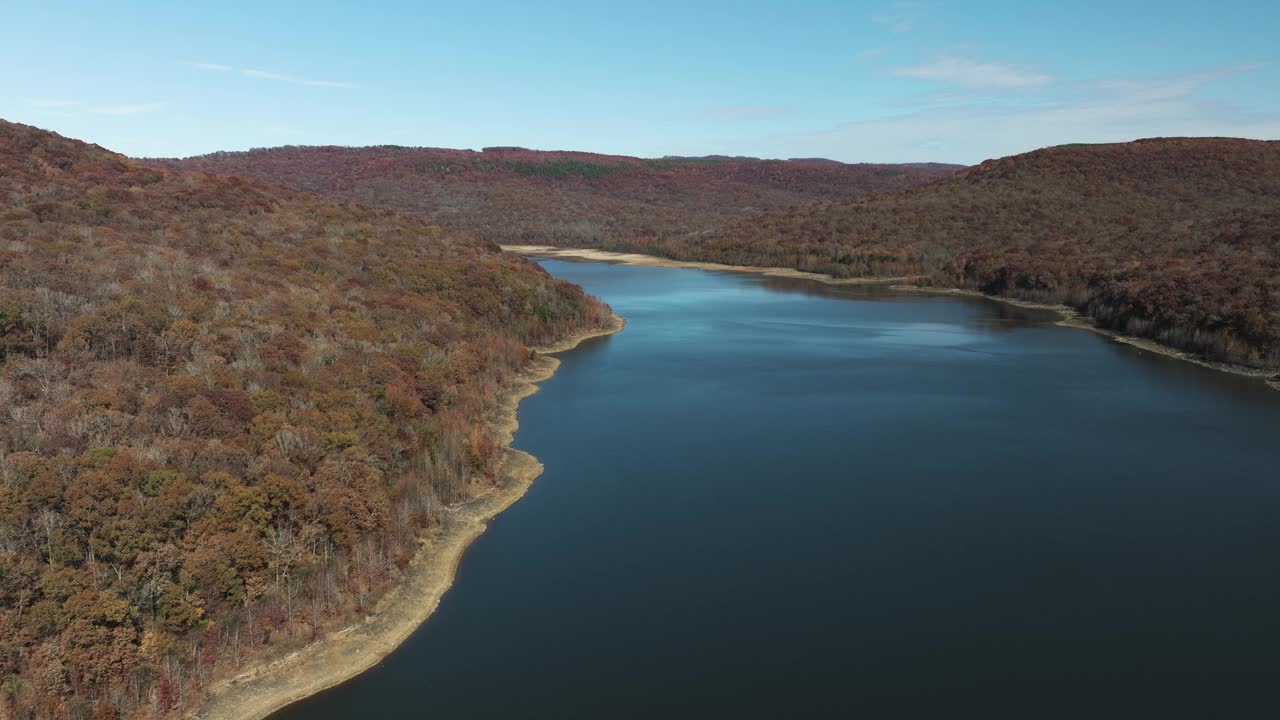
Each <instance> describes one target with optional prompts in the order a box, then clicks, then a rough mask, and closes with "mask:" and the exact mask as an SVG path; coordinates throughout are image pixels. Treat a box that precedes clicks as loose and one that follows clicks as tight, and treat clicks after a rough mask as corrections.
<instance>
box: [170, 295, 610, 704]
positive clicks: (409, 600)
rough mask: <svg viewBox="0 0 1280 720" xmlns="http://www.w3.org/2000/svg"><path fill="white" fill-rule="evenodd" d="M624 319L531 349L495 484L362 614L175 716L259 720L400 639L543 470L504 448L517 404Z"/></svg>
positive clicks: (355, 671) (515, 422) (505, 417)
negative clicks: (563, 360)
mask: <svg viewBox="0 0 1280 720" xmlns="http://www.w3.org/2000/svg"><path fill="white" fill-rule="evenodd" d="M625 326H626V320H625V319H623V318H622V317H620V316H618V315H617V314H614V315H612V316H611V317H610V320H609V324H608V325H607V326H605V327H603V328H597V329H595V330H588V331H586V332H582V333H579V334H577V335H573V336H571V337H569V338H566V339H565V340H562V341H560V342H558V343H555V344H553V345H547V346H543V347H538V348H533V350H534V351H535V355H534V357H533V358H532V359H531V360H530V362H529V365H528V367H526V368H525V369H523V370H522V371H520V373H518V374H517V375H516V376H515V377H514V378H512V381H511V385H510V387H509V388H508V389H507V391H506V392H505V393H503V395H502V397H501V398H500V399H499V401H498V403H497V405H496V406H495V407H494V410H493V427H494V429H495V430H496V431H497V436H498V437H497V439H498V442H499V445H500V446H501V447H502V448H503V449H504V450H505V451H506V456H505V458H504V459H503V462H502V469H501V470H500V471H499V473H500V476H501V477H502V478H503V480H502V481H501V484H500V485H497V486H495V487H494V488H493V489H491V490H489V491H487V492H485V493H484V494H482V495H479V496H477V497H475V498H473V499H471V500H468V501H467V502H465V503H462V504H460V505H456V506H453V507H450V508H447V509H446V511H445V514H444V517H443V518H442V522H441V524H440V527H439V528H437V529H436V530H435V531H433V532H432V533H431V534H430V535H429V536H428V537H426V538H423V540H422V541H421V546H420V547H419V549H418V551H417V552H416V553H415V554H414V556H413V559H412V560H411V561H410V563H409V567H408V568H407V569H406V570H405V572H404V576H403V577H402V578H400V580H399V582H397V583H396V584H395V585H394V586H393V587H392V588H391V589H389V590H388V591H387V592H386V594H384V595H383V596H382V597H381V598H379V600H378V602H377V604H376V605H375V606H374V607H373V609H372V610H371V611H370V612H369V613H368V614H367V615H365V617H363V618H362V619H359V620H356V621H354V622H353V623H352V624H350V625H348V626H347V627H345V628H342V629H341V630H337V631H334V632H332V633H329V634H328V635H325V636H324V637H323V638H321V639H320V640H317V641H316V642H314V643H311V644H310V645H307V646H305V647H303V648H300V649H298V650H295V651H293V652H291V653H289V654H288V655H285V656H284V657H281V658H278V659H276V660H273V661H271V662H269V663H267V664H265V665H260V666H258V667H254V668H250V669H248V670H245V671H243V672H240V673H238V674H237V675H235V676H233V677H230V678H227V679H224V680H221V681H219V682H217V683H214V684H213V685H212V686H210V687H209V688H208V690H207V695H206V697H205V699H204V700H203V701H202V702H201V703H200V705H199V706H198V707H197V708H195V709H194V710H190V711H188V712H186V713H185V714H183V715H182V716H181V717H184V718H189V719H191V720H262V719H263V718H266V717H267V716H269V715H271V714H272V713H274V712H276V711H278V710H280V709H282V708H284V707H286V706H288V705H290V704H292V703H294V702H297V701H299V700H302V699H304V698H306V697H310V696H311V695H315V694H316V693H319V692H321V691H324V690H327V689H329V688H331V687H334V686H336V685H339V684H341V683H343V682H345V681H347V680H350V679H351V678H353V677H355V676H357V675H359V674H361V673H363V672H364V671H366V670H368V669H369V668H371V667H373V666H374V665H377V664H378V663H379V662H381V661H382V660H383V659H385V658H386V657H387V656H388V655H390V654H391V652H392V651H394V650H395V649H396V648H398V647H399V646H400V645H401V644H403V643H404V641H405V640H407V639H408V638H409V636H411V635H412V634H413V633H414V632H416V631H417V629H418V628H419V627H420V626H421V625H422V624H423V623H424V622H425V621H426V620H427V619H428V618H429V617H431V615H432V614H433V613H434V612H435V610H436V607H437V606H438V605H439V604H440V599H441V598H442V597H443V596H444V594H445V592H447V591H448V590H449V588H450V587H451V586H452V585H453V580H454V577H455V575H456V574H457V570H458V566H459V564H460V563H461V561H462V557H463V554H464V553H465V552H466V549H467V548H468V547H469V546H470V545H471V543H472V542H473V541H474V540H475V539H476V538H478V537H479V536H480V535H481V534H482V533H484V531H485V530H486V529H487V528H488V525H489V521H490V520H492V519H493V518H495V517H496V516H497V515H498V514H499V513H501V512H502V511H504V510H506V509H507V508H509V507H511V506H512V505H513V504H515V502H516V501H517V500H519V499H520V498H521V497H523V496H524V494H525V493H526V492H527V491H528V490H529V487H530V486H531V485H532V484H533V481H534V480H535V479H537V477H538V476H539V475H541V474H542V470H543V467H542V463H540V462H538V459H537V458H536V457H534V456H532V455H530V454H529V453H527V452H524V451H523V450H516V449H515V448H512V447H511V442H512V440H514V438H515V433H516V430H517V429H518V428H519V427H520V422H519V418H518V411H519V407H520V402H521V401H522V400H524V399H525V398H527V397H529V396H530V395H533V394H534V393H536V392H538V390H539V385H538V384H539V383H541V382H544V381H545V380H547V379H549V378H551V376H553V375H555V372H556V370H557V369H558V368H559V367H560V360H558V359H557V358H555V357H552V355H554V354H556V353H562V352H566V351H568V350H572V349H573V348H575V347H577V346H578V345H579V344H581V343H583V342H585V341H586V340H590V339H592V338H597V337H603V336H606V335H612V334H614V333H617V332H620V331H621V330H622V329H623V328H624V327H625Z"/></svg>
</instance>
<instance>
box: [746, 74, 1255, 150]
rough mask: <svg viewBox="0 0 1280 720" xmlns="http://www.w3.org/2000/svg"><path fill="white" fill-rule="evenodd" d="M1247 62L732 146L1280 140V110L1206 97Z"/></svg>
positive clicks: (1009, 146) (963, 146)
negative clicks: (1041, 99)
mask: <svg viewBox="0 0 1280 720" xmlns="http://www.w3.org/2000/svg"><path fill="white" fill-rule="evenodd" d="M1249 69H1251V67H1250V66H1240V67H1236V68H1228V69H1218V70H1212V71H1206V72H1200V73H1194V74H1189V75H1183V76H1174V77H1166V78H1154V79H1145V80H1144V79H1113V80H1104V81H1099V82H1094V83H1089V84H1086V85H1084V86H1083V87H1082V88H1080V90H1081V94H1079V95H1078V96H1076V97H1075V98H1074V99H1070V100H1060V101H1058V102H1056V103H1052V104H1040V105H1031V106H1028V105H1026V104H1019V103H1018V102H1017V100H1016V99H1014V100H1011V101H1003V102H991V101H990V99H989V98H987V99H979V100H978V101H976V102H974V103H971V104H969V105H963V106H947V107H932V108H926V109H921V110H918V111H916V112H910V113H905V114H901V115H897V116H893V117H885V118H878V119H871V120H861V121H856V122H850V123H846V124H844V125H841V126H839V127H835V128H832V129H830V130H825V131H820V132H815V133H807V134H795V135H787V136H777V137H773V138H769V139H766V140H764V141H762V142H761V143H759V144H757V145H756V146H754V147H742V146H738V147H732V148H727V151H728V152H732V153H745V154H765V155H768V156H771V157H802V156H803V157H810V156H826V157H833V158H835V159H839V160H846V161H861V162H928V161H937V162H958V163H965V164H972V163H976V162H979V161H982V160H985V159H987V158H992V157H1003V156H1006V155H1012V154H1015V153H1021V152H1027V151H1029V150H1034V149H1036V148H1040V147H1046V146H1050V145H1059V144H1062V143H1072V142H1083V143H1103V142H1125V141H1129V140H1135V139H1138V138H1144V137H1157V136H1231V137H1245V138H1257V139H1268V140H1274V139H1280V113H1278V112H1247V111H1245V110H1242V109H1240V108H1237V107H1232V106H1228V105H1225V104H1222V103H1220V102H1218V101H1215V100H1212V99H1206V98H1204V97H1201V96H1200V91H1201V90H1202V89H1204V88H1205V87H1206V86H1207V85H1210V84H1211V83H1213V82H1215V81H1217V80H1221V79H1224V78H1227V77H1230V76H1232V75H1235V74H1238V73H1240V72H1245V71H1247V70H1249Z"/></svg>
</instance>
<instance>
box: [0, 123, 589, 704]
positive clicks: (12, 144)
mask: <svg viewBox="0 0 1280 720" xmlns="http://www.w3.org/2000/svg"><path fill="white" fill-rule="evenodd" d="M607 317H608V310H607V308H606V307H604V306H603V305H601V304H600V303H598V302H597V301H595V300H593V299H591V298H589V297H587V296H585V295H584V294H583V292H582V290H581V289H580V288H578V287H577V286H574V285H570V284H568V283H564V282H560V281H557V280H554V279H552V278H551V277H550V276H549V275H547V273H546V272H544V271H543V270H542V269H540V268H538V267H537V266H536V265H534V264H533V263H530V262H528V261H525V260H523V259H521V258H517V257H514V256H510V255H507V254H505V253H501V252H499V251H498V250H497V249H496V248H494V247H492V246H491V245H489V244H487V243H482V242H478V241H475V240H472V239H468V238H464V237H455V236H451V235H449V234H447V233H445V232H443V231H441V230H440V229H439V228H434V227H431V226H428V225H426V224H425V223H423V222H422V221H420V220H417V219H413V218H408V217H403V216H399V215H396V214H394V213H392V212H390V211H388V210H382V209H368V208H362V207H357V206H354V205H352V204H350V203H340V202H333V201H329V200H325V199H322V198H319V197H317V196H315V195H311V194H309V193H304V192H300V191H297V190H292V189H287V188H283V187H277V186H272V185H267V184H265V183H261V182H258V181H254V180H246V179H243V178H226V177H215V176H210V175H202V174H189V173H178V172H174V171H170V170H165V169H160V168H156V167H154V166H148V165H143V164H141V163H138V162H135V161H133V160H130V159H128V158H126V157H124V156H122V155H117V154H115V153H112V152H108V151H106V150H104V149H102V148H100V147H98V146H95V145H88V144H86V143H82V142H78V141H75V140H69V139H67V138H64V137H61V136H59V135H56V134H54V133H50V132H46V131H43V130H39V129H36V128H32V127H28V126H25V125H16V124H12V123H7V122H3V121H0V410H2V412H0V683H2V684H3V688H4V689H3V691H0V718H26V719H28V720H47V719H52V718H73V717H74V718H90V717H92V718H117V717H160V716H164V717H174V716H176V713H177V712H179V711H178V710H176V709H175V706H177V705H178V704H179V703H184V702H185V703H186V704H185V705H183V707H184V708H190V707H191V703H192V701H193V700H198V699H199V698H200V689H201V686H202V685H203V684H204V683H206V682H208V681H209V680H210V678H211V677H217V675H218V673H219V672H222V671H225V670H226V669H228V668H230V667H232V666H235V667H243V666H244V664H252V663H253V662H254V661H255V660H257V659H259V658H260V657H261V656H262V648H263V647H264V646H269V647H270V648H277V649H278V648H285V649H288V648H296V647H298V646H300V645H301V644H303V643H305V642H308V641H310V640H312V639H315V638H316V637H318V636H320V635H323V634H324V633H326V632H328V631H329V630H331V629H333V628H335V627H338V626H341V625H343V624H345V623H346V622H348V621H349V620H350V619H351V618H353V617H356V616H358V615H359V614H360V613H364V612H367V611H368V609H369V608H370V607H371V605H370V604H371V603H372V602H373V601H374V600H375V599H376V598H377V596H378V593H379V592H380V591H381V590H383V589H385V588H386V587H388V586H389V585H390V584H392V583H393V582H394V581H395V579H396V573H397V569H398V568H402V567H404V565H405V563H407V562H408V560H409V558H410V557H411V556H412V555H413V554H414V552H415V551H416V550H417V548H418V547H419V536H420V533H421V532H423V531H424V530H426V529H428V528H430V527H431V526H434V525H437V524H439V523H440V522H441V521H442V518H443V513H444V512H445V511H444V509H443V508H444V506H445V505H446V504H449V503H455V502H458V501H460V500H464V499H466V498H468V497H469V496H471V495H472V494H474V493H475V492H476V491H478V490H480V489H482V488H484V487H487V486H491V485H492V483H494V482H495V481H496V480H497V479H498V478H497V477H496V475H497V472H498V464H499V462H500V460H501V458H502V451H501V449H500V448H499V447H497V440H496V439H495V435H494V432H493V429H492V428H491V427H490V423H489V417H490V412H491V410H492V409H493V407H494V403H495V398H496V397H498V396H499V395H500V393H501V391H502V389H503V388H504V387H505V385H506V383H508V382H509V379H510V378H511V376H512V375H513V374H514V373H515V372H516V371H517V370H518V369H520V368H521V367H523V365H524V364H525V363H526V362H527V361H528V359H529V353H528V346H531V345H535V344H541V343H545V342H550V341H554V340H557V339H561V338H564V337H565V336H567V335H568V334H570V333H572V332H574V331H578V330H582V329H585V328H591V327H595V326H597V325H599V324H601V323H602V322H603V321H604V320H605V319H606V318H607ZM223 674H224V675H225V673H223Z"/></svg>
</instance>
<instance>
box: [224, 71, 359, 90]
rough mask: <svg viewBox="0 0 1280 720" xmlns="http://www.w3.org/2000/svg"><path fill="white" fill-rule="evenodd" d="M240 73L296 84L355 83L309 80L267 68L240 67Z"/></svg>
mask: <svg viewBox="0 0 1280 720" xmlns="http://www.w3.org/2000/svg"><path fill="white" fill-rule="evenodd" d="M240 73H241V74H242V75H244V76H246V77H251V78H259V79H262V80H279V81H281V82H289V83H294V84H296V85H310V86H312V87H334V88H351V87H355V85H353V84H351V83H348V82H338V81H335V80H308V79H306V78H299V77H293V76H292V75H281V74H280V73H274V72H268V71H266V70H256V69H254V68H240Z"/></svg>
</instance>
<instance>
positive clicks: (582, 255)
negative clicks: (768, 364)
mask: <svg viewBox="0 0 1280 720" xmlns="http://www.w3.org/2000/svg"><path fill="white" fill-rule="evenodd" d="M498 247H500V248H502V249H503V251H504V252H509V253H512V254H514V255H538V256H541V257H550V258H567V259H571V260H592V261H595V262H607V263H617V264H619V265H643V266H646V267H668V268H689V269H691V270H710V271H712V272H736V273H753V274H756V275H767V276H769V277H779V278H791V279H793V280H814V281H817V282H820V283H826V284H827V285H887V284H889V283H900V282H907V281H910V280H915V279H916V277H917V276H914V275H902V276H899V277H853V278H838V277H835V276H833V275H827V274H825V273H816V272H807V271H805V270H796V269H794V268H784V267H765V266H762V265H726V264H724V263H714V262H697V261H693V260H669V259H667V258H663V257H658V256H657V255H644V254H641V253H621V252H613V251H612V250H592V249H590V248H562V247H554V246H551V245H499V246H498Z"/></svg>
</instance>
